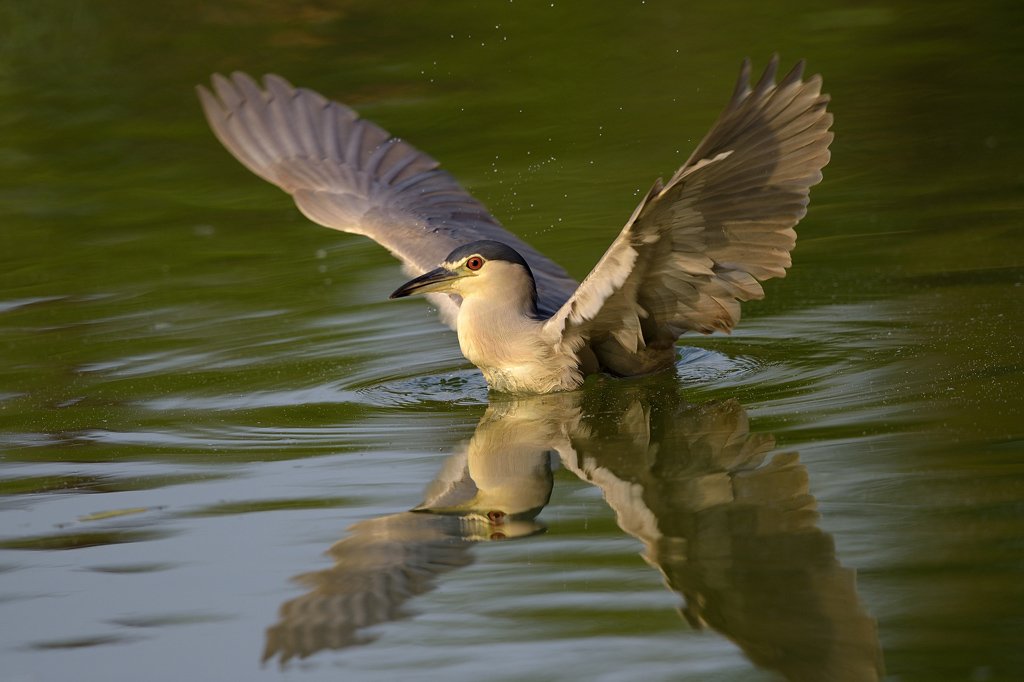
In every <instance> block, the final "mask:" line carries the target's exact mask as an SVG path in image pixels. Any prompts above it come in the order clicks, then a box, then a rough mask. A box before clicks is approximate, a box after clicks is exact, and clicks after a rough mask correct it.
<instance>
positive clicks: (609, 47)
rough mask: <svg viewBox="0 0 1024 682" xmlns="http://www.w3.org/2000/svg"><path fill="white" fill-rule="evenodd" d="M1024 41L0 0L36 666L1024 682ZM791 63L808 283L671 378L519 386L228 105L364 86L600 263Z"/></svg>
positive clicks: (790, 10)
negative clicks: (804, 127) (291, 187)
mask: <svg viewBox="0 0 1024 682" xmlns="http://www.w3.org/2000/svg"><path fill="white" fill-rule="evenodd" d="M1022 26H1024V16H1022V14H1021V9H1020V8H1019V7H1017V5H1015V4H1011V3H998V2H991V3H975V4H972V5H970V6H969V7H968V6H964V5H961V4H959V3H943V2H940V3H929V4H928V5H927V6H924V5H918V4H914V3H909V2H903V3H896V4H890V5H887V6H885V7H877V8H859V9H851V8H849V7H848V6H847V5H843V4H840V3H831V4H829V3H826V4H824V5H823V4H822V3H820V2H818V3H799V2H791V3H787V4H786V5H785V6H778V5H773V6H772V7H771V8H765V7H763V6H761V5H759V4H754V3H747V4H741V5H735V4H722V3H705V4H704V5H700V6H692V7H691V6H679V5H677V4H676V3H664V2H655V1H652V0H648V1H647V2H644V3H633V4H630V5H628V6H625V5H621V6H620V5H609V6H600V7H595V6H593V5H592V4H589V3H578V2H555V3H553V4H552V3H536V4H531V3H525V2H518V1H517V2H513V3H507V4H500V3H494V4H483V5H473V4H471V3H462V2H456V3H445V4H444V5H443V6H438V5H437V4H436V3H435V4H427V5H422V4H418V3H403V2H399V3H388V4H387V5H386V6H383V5H381V6H378V5H376V4H374V3H359V2H294V3H259V2H246V1H244V0H238V1H234V2H214V3H209V2H207V3H175V4H174V5H173V6H167V7H166V8H165V7H163V6H153V7H148V6H143V5H138V4H136V3H124V2H117V1H115V0H95V1H93V2H85V1H77V2H55V1H46V0H44V1H40V0H33V1H32V2H29V1H27V0H24V1H23V0H11V1H10V2H7V3H6V4H4V5H0V37H2V39H0V103H2V106H0V112H2V113H0V120H2V121H3V130H4V135H3V138H2V142H0V168H2V171H3V172H2V173H0V215H2V222H0V662H2V663H0V680H58V679H61V680H62V679H68V677H69V675H71V676H72V677H74V679H79V680H100V679H102V680H109V679H156V680H164V679H166V680H179V679H222V680H236V679H238V680H242V679H245V680H252V679H274V678H281V679H310V680H312V679H328V678H331V679H336V678H337V677H338V676H339V675H340V676H342V677H344V678H345V679H353V680H364V679H365V680H370V679H417V680H445V681H450V680H451V681H454V680H478V679H494V680H524V679H552V680H577V679H588V680H621V679H641V678H643V679H650V680H669V679H671V680H679V679H685V680H762V679H763V680H772V679H791V680H819V679H837V680H867V679H879V678H881V677H887V678H888V679H894V680H895V679H899V680H1016V679H1020V678H1021V677H1024V655H1022V654H1021V647H1020V641H1021V637H1022V634H1024V621H1022V614H1024V588H1022V587H1021V585H1024V581H1022V577H1024V576H1022V573H1024V462H1022V449H1024V448H1022V444H1024V429H1022V424H1024V416H1022V415H1024V399H1022V397H1021V385H1022V381H1021V378H1022V373H1024V357H1022V352H1021V345H1022V344H1021V342H1020V338H1021V336H1022V332H1024V325H1022V321H1024V320H1022V318H1024V315H1022V310H1024V264H1022V262H1021V253H1024V240H1022V237H1021V235H1022V232H1021V229H1020V225H1021V208H1022V207H1021V203H1020V196H1021V192H1022V189H1024V175H1022V173H1021V171H1020V168H1021V165H1020V162H1021V158H1022V154H1021V151H1022V144H1024V139H1022V135H1021V133H1020V130H1019V125H1018V123H1019V111H1020V107H1021V104H1022V102H1021V95H1020V93H1021V92H1022V91H1024V88H1022V87H1021V86H1022V85H1024V83H1022V82H1021V81H1022V78H1024V77H1022V75H1021V74H1022V73H1024V68H1022V67H1024V63H1022V62H1024V48H1022V47H1021V45H1024V42H1022V41H1021V27H1022ZM776 50H778V51H780V52H781V53H782V59H783V63H784V64H789V63H792V61H794V60H795V59H796V58H798V57H801V56H803V57H807V58H808V60H809V66H808V68H809V71H810V72H812V73H814V72H821V73H822V74H823V75H824V78H825V86H826V87H825V89H826V90H827V91H828V92H830V93H831V94H832V96H833V103H832V106H831V110H832V111H833V112H834V113H835V116H836V124H835V131H836V141H835V143H834V144H833V146H832V150H833V158H832V162H831V163H830V164H829V166H828V167H827V168H826V169H825V181H824V182H823V183H822V184H821V185H819V186H817V187H815V188H813V190H812V195H811V206H810V212H809V214H808V217H807V218H806V219H805V220H804V221H803V222H802V223H801V224H800V226H799V227H798V233H799V235H800V239H799V242H798V245H797V248H796V251H795V252H794V267H793V269H792V270H791V271H790V273H789V275H788V276H787V277H786V278H785V279H783V280H778V281H771V282H769V283H767V285H766V291H767V297H766V299H765V300H764V301H763V302H758V303H753V304H747V305H745V306H744V319H743V320H742V321H741V323H740V326H739V328H738V329H737V330H736V332H735V333H734V334H733V335H732V336H731V337H724V336H714V337H707V338H704V337H701V338H696V337H691V336H689V335H688V336H686V337H684V338H683V339H682V341H681V343H680V359H679V362H678V364H677V368H676V370H675V372H674V373H666V374H663V375H659V376H656V377H648V378H644V379H636V380H630V381H614V380H609V379H597V380H591V381H590V382H589V383H588V385H587V386H586V387H585V388H584V390H583V391H581V392H578V393H574V394H570V395H568V396H558V397H549V398H541V399H534V400H532V401H520V402H516V401H511V400H509V399H507V398H500V397H495V396H490V397H489V396H488V393H487V390H486V385H485V384H484V382H483V380H482V378H481V377H480V375H479V374H478V373H477V372H476V371H475V370H474V369H473V368H472V367H471V366H469V365H467V363H466V362H465V361H464V360H463V359H462V357H461V355H460V354H459V351H458V345H457V341H456V339H455V338H454V334H452V333H451V332H449V331H447V330H446V328H444V327H442V326H441V325H440V324H439V323H438V322H437V321H436V319H435V317H434V315H433V313H432V312H431V311H430V310H428V309H427V307H426V304H425V303H424V302H423V301H420V300H408V301H393V302H387V301H386V300H385V299H386V298H387V295H388V294H389V293H390V292H391V291H392V290H393V289H394V288H395V287H396V286H397V285H398V284H400V283H401V282H402V281H404V278H403V276H402V274H401V272H400V270H399V267H398V265H397V264H396V263H395V262H394V261H393V260H392V259H391V257H390V256H389V255H388V254H387V253H386V252H385V251H384V250H383V249H381V248H379V247H377V246H375V245H374V244H372V243H369V242H368V241H366V240H364V239H361V238H359V237H354V236H350V235H343V234H338V233H335V232H332V231H330V230H326V229H323V228H319V227H316V226H314V225H311V224H309V223H308V222H307V221H306V220H305V219H303V218H302V217H301V216H300V215H299V213H298V212H297V211H296V210H295V208H294V207H293V206H292V204H291V202H290V200H289V199H288V198H287V197H286V196H285V195H283V194H282V193H281V192H280V191H278V190H276V189H275V188H273V187H271V186H269V185H267V184H266V183H264V182H262V181H260V180H259V179H258V178H255V177H254V176H252V175H251V174H250V173H249V172H248V171H246V170H245V169H244V168H242V167H241V166H240V165H239V164H237V162H235V161H234V160H233V159H232V158H231V157H230V156H229V155H228V154H227V153H226V152H224V151H223V149H222V148H221V147H220V145H219V144H218V143H217V142H216V140H215V139H214V138H213V136H212V135H211V134H210V132H209V131H208V129H207V127H206V124H205V122H204V120H203V119H202V116H201V114H200V111H199V107H198V104H197V102H196V100H195V97H194V94H193V91H192V87H193V86H194V85H195V84H197V83H204V82H207V79H208V77H209V74H210V73H211V72H213V71H221V72H229V71H231V70H233V69H242V70H246V71H249V72H251V73H254V74H259V73H263V72H266V71H275V72H278V73H281V74H282V75H284V76H286V77H287V78H289V79H290V80H291V81H292V82H294V83H296V84H297V85H303V86H307V87H311V88H314V89H317V90H320V91H321V92H324V93H325V94H326V95H328V96H330V97H332V98H336V99H339V100H342V101H345V102H347V103H349V104H351V105H353V106H355V107H357V108H358V109H359V110H360V111H361V112H362V113H363V114H364V115H366V116H368V117H370V118H372V119H374V120H375V121H377V122H378V123H380V124H381V125H383V126H385V127H386V128H388V129H389V130H391V131H392V132H394V133H396V134H399V135H401V136H403V137H405V138H406V139H408V140H410V141H411V142H412V143H413V144H415V145H417V146H418V147H420V148H421V149H424V150H426V151H427V152H428V153H430V154H432V155H433V156H435V157H436V158H438V159H440V160H442V162H443V163H444V165H445V167H446V168H447V169H449V170H450V171H452V172H453V173H454V174H455V175H456V176H457V177H459V179H460V180H461V181H462V182H463V183H464V184H465V185H466V186H467V187H468V188H470V189H471V191H472V192H473V193H474V194H475V195H476V196H478V197H479V198H480V199H482V200H483V201H484V202H485V203H487V205H488V206H490V207H491V209H492V210H493V211H494V212H495V214H496V215H497V217H498V218H499V219H500V220H502V221H503V222H504V224H505V225H506V226H507V227H508V228H509V229H511V230H512V231H514V232H516V233H517V234H519V235H520V236H522V237H523V238H525V239H526V240H528V241H529V242H530V243H532V244H533V245H535V246H536V247H538V248H539V249H540V250H541V251H543V252H545V253H548V254H553V255H555V256H556V257H557V259H558V260H559V261H560V262H561V263H562V264H563V265H564V266H565V267H566V268H567V269H568V270H569V271H570V272H571V273H572V274H573V275H574V276H576V277H582V276H584V275H585V274H586V273H587V272H588V271H589V269H590V267H592V265H593V264H594V263H595V262H596V261H597V259H598V258H599V257H600V255H601V253H602V252H603V250H604V249H605V248H606V247H607V245H608V244H609V243H610V242H611V240H612V239H613V238H614V236H615V234H616V233H617V232H618V229H619V228H620V227H621V223H622V222H623V221H624V220H625V218H627V217H628V215H629V213H630V212H631V210H632V209H633V207H634V205H635V203H636V202H637V201H638V199H639V195H640V194H642V193H643V192H645V191H646V190H647V188H648V187H649V186H650V184H651V183H652V182H653V180H654V178H655V177H656V176H657V175H659V174H661V175H664V176H667V175H669V174H671V173H672V172H673V171H674V170H675V168H676V167H677V166H678V164H679V163H680V162H681V161H682V160H684V159H685V157H686V156H687V155H688V153H689V151H690V149H692V147H693V146H694V145H695V144H696V143H697V141H698V140H699V138H700V137H701V136H702V135H703V133H704V132H705V130H706V129H707V127H708V126H709V125H710V123H711V122H712V121H713V120H714V118H715V116H716V115H717V113H718V111H719V110H720V108H721V107H722V106H723V105H724V103H725V101H726V98H727V97H728V94H729V92H730V91H731V87H732V81H733V78H734V77H735V73H736V71H737V69H738V66H739V62H740V60H741V59H742V58H743V57H745V56H747V55H750V56H752V57H753V58H754V60H755V69H758V68H760V67H762V66H763V64H764V63H765V62H766V61H767V57H768V55H769V54H770V53H771V52H773V51H776ZM794 452H798V453H799V455H798V456H797V455H792V454H789V453H794ZM470 480H472V481H473V483H472V485H470ZM489 495H498V496H499V498H500V499H501V500H502V504H503V505H512V506H509V508H512V507H513V506H515V505H519V506H518V507H515V508H516V510H517V511H516V513H515V514H514V515H513V516H512V518H511V519H509V520H507V522H506V523H505V524H503V526H502V530H501V531H500V534H501V535H504V536H505V537H503V538H502V537H498V536H497V535H498V533H496V531H495V526H494V525H493V524H490V523H488V522H487V521H486V514H487V512H488V511H489V510H490V509H489V506H492V505H490V504H489V501H490V500H492V499H496V498H494V497H489ZM425 498H426V499H425ZM545 502H546V504H545ZM420 505H423V506H425V507H427V508H429V509H431V510H433V512H435V513H425V512H422V511H420V512H412V511H410V510H412V509H414V508H416V507H418V506H420ZM440 512H444V513H440ZM385 529H386V530H385ZM332 547H333V549H332ZM295 576H305V577H303V578H300V579H299V580H298V581H295V580H292V578H293V577H295Z"/></svg>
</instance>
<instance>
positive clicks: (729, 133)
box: [547, 55, 832, 376]
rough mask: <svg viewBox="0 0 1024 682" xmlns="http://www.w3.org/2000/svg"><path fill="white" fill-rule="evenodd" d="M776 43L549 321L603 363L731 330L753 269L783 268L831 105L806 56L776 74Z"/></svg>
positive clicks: (660, 358) (826, 137)
mask: <svg viewBox="0 0 1024 682" xmlns="http://www.w3.org/2000/svg"><path fill="white" fill-rule="evenodd" d="M777 66H778V55H775V56H774V57H773V58H772V61H771V63H770V64H769V65H768V68H767V69H766V70H765V73H764V75H763V76H762V77H761V80H760V81H759V82H758V84H757V85H756V86H755V87H754V89H753V90H752V91H751V89H750V86H749V84H748V83H749V79H750V62H749V60H748V61H746V62H744V64H743V69H742V72H741V74H740V79H739V82H738V83H737V86H736V91H735V92H734V94H733V97H732V100H731V101H730V102H729V105H728V106H727V107H726V109H725V111H724V112H723V113H722V115H721V116H720V117H719V119H718V121H717V122H716V123H715V125H714V126H713V127H712V128H711V131H710V132H709V133H708V135H707V137H705V138H704V141H703V142H701V144H700V145H698V147H697V149H696V150H695V151H694V153H693V155H692V156H691V157H690V159H689V160H688V161H687V162H686V163H685V164H683V166H682V168H680V169H679V171H678V172H677V173H676V174H675V175H674V176H673V177H672V178H671V179H670V180H669V182H668V184H666V185H664V186H662V183H661V181H660V180H659V181H658V182H657V183H656V184H655V185H654V187H653V189H651V191H650V192H649V193H648V194H647V196H646V197H645V198H644V200H643V201H642V202H640V205H639V206H638V207H637V209H636V210H635V211H634V212H633V216H632V217H631V218H630V219H629V222H627V223H626V226H625V227H624V228H623V230H622V233H621V234H620V235H619V237H618V238H617V239H616V240H615V242H614V243H613V244H612V245H611V247H610V248H609V249H608V251H607V252H606V253H605V255H604V256H603V257H602V258H601V260H600V262H599V263H598V264H597V266H596V267H595V268H594V270H593V271H592V272H591V273H590V274H589V275H588V276H587V278H586V279H584V280H583V283H582V284H581V285H580V287H579V288H578V289H577V290H576V292H575V293H574V294H573V295H572V297H571V298H570V299H569V301H568V302H566V303H565V305H563V306H562V308H561V309H560V310H559V311H558V313H556V314H555V316H554V317H552V318H551V320H549V321H548V323H547V329H548V331H549V334H550V335H551V336H552V337H553V338H556V339H560V340H561V342H562V343H564V344H565V345H566V346H569V347H572V348H573V349H575V348H578V347H579V346H580V345H582V344H584V343H586V342H588V341H589V343H590V345H591V346H592V348H593V350H594V352H595V353H596V354H597V357H598V359H599V360H600V362H601V364H602V366H605V367H607V368H608V369H610V370H611V371H612V372H615V373H618V374H622V375H625V376H633V375H637V374H642V373H645V372H651V371H654V370H657V369H661V368H663V367H666V366H668V365H669V364H671V363H672V362H673V361H674V359H675V355H674V350H673V347H674V344H675V341H676V339H677V338H678V337H679V335H680V334H682V333H684V332H686V331H687V330H693V331H698V332H702V333H705V334H707V333H711V332H712V331H715V330H720V331H724V332H728V331H730V330H731V329H732V328H733V326H734V325H735V324H736V322H737V321H738V320H739V318H740V305H739V303H738V301H746V300H750V299H758V298H762V297H763V296H764V291H763V290H762V289H761V285H760V284H758V280H765V279H769V278H771V277H783V276H785V274H786V271H785V269H786V268H787V267H789V265H790V257H789V252H790V250H791V249H792V248H793V246H794V245H795V243H796V233H795V232H794V231H793V226H795V225H796V224H797V222H798V221H799V220H800V219H801V218H802V217H803V216H804V214H805V213H806V211H807V201H808V199H807V196H808V190H809V188H810V187H811V185H814V184H817V183H818V182H820V181H821V168H822V167H823V166H824V165H825V164H826V163H828V160H829V152H828V145H829V143H830V142H831V141H832V133H830V132H828V128H829V126H830V125H831V124H832V115H831V114H829V113H827V112H826V111H825V106H826V104H827V103H828V96H827V95H822V94H821V77H820V76H813V77H811V78H810V79H808V80H807V81H806V82H805V81H802V80H801V77H802V73H803V62H800V63H799V64H797V65H796V67H795V68H794V69H793V70H792V71H791V72H790V73H789V74H788V75H787V76H786V77H785V78H783V79H782V82H780V83H779V84H778V85H775V82H774V81H775V70H776V68H777Z"/></svg>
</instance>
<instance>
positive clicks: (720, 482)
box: [263, 382, 884, 681]
mask: <svg viewBox="0 0 1024 682" xmlns="http://www.w3.org/2000/svg"><path fill="white" fill-rule="evenodd" d="M774 446H775V439H774V437H772V436H771V435H769V434H757V433H755V434H751V433H750V431H749V427H748V419H747V413H746V411H745V410H744V409H743V407H742V406H741V405H740V404H739V403H738V402H737V401H735V400H728V401H725V402H721V401H709V402H706V403H704V404H702V405H694V404H691V403H687V402H685V401H683V400H682V399H680V398H679V396H678V390H677V389H676V388H675V384H674V383H664V384H662V383H661V382H656V383H654V384H650V383H647V384H643V383H640V382H637V384H636V385H634V386H632V387H629V389H628V390H624V391H600V390H587V389H584V390H581V391H576V392H571V393H561V394H554V395H545V396H532V397H526V398H512V397H508V396H497V395H492V398H491V402H490V404H489V405H488V408H487V411H486V413H485V414H484V416H483V418H482V419H481V420H480V423H479V424H478V426H477V428H476V431H475V433H474V435H473V437H472V438H471V439H470V440H469V442H468V443H466V444H464V445H463V446H461V447H459V448H458V449H457V450H456V451H455V452H454V453H453V454H452V455H451V456H450V457H449V458H448V459H447V460H446V461H445V463H444V465H443V466H442V469H441V471H440V472H439V473H438V475H437V477H436V478H435V480H434V481H432V482H431V483H430V484H428V486H427V489H426V492H425V495H424V497H425V499H424V501H423V503H422V504H421V505H419V506H417V507H415V508H414V509H412V510H410V511H407V512H401V513H398V514H392V515H388V516H383V517H380V518H376V519H370V520H367V521H362V522H360V523H357V524H355V525H354V526H352V527H351V528H349V533H350V534H349V535H348V536H347V537H345V538H343V539H341V540H339V541H338V542H337V543H335V544H334V546H333V547H331V549H330V551H329V554H330V556H331V558H332V559H333V560H334V562H335V565H334V566H333V567H332V568H330V569H327V570H323V571H317V572H314V573H307V574H304V575H299V576H296V578H295V580H297V581H298V582H299V583H301V584H302V585H303V586H305V587H307V588H309V590H310V591H309V592H308V593H307V594H305V595H303V596H301V597H298V598H296V599H293V600H290V601H288V602H285V603H284V604H283V605H282V606H281V609H280V618H279V621H278V622H277V623H276V624H275V625H273V626H272V627H270V628H269V629H268V630H267V634H266V646H265V650H264V654H263V657H264V661H268V660H271V659H274V658H279V659H280V663H281V664H282V665H284V664H286V663H287V662H288V661H289V660H291V659H292V658H294V657H301V658H305V657H308V656H311V655H313V654H315V653H317V652H318V651H321V650H324V649H342V648H345V647H349V646H353V645H359V644H365V643H368V642H371V641H373V640H374V639H376V637H375V636H374V635H373V634H372V633H370V632H368V631H367V630H368V629H369V628H371V627H372V626H374V625H378V624H381V623H385V622H388V621H392V620H396V619H400V618H405V617H409V616H411V615H413V614H412V612H411V611H410V610H408V609H407V608H406V606H405V604H406V602H407V601H408V600H409V599H411V598H413V597H415V596H417V595H421V594H424V593H426V592H429V591H430V590H432V589H433V588H434V586H435V582H436V580H437V578H438V577H439V576H440V575H442V574H444V573H448V572H451V571H454V570H457V569H459V568H463V567H465V566H468V565H469V564H471V563H472V562H473V555H472V553H471V552H470V551H469V550H470V547H472V545H474V544H475V543H477V542H485V541H493V540H510V539H515V538H522V537H526V536H530V535H534V534H537V533H540V532H543V531H544V530H545V526H544V525H543V524H542V523H540V522H538V521H536V520H535V517H537V516H538V514H539V513H540V512H541V510H542V509H543V508H544V506H545V505H546V504H547V502H548V500H549V498H550V496H551V491H552V487H553V481H554V479H553V476H552V468H553V466H554V465H555V463H556V462H555V457H556V456H557V457H558V458H560V461H561V464H562V466H563V467H565V468H566V469H568V470H570V471H572V472H573V473H575V474H576V475H577V476H579V477H580V479H582V480H584V481H587V482H589V483H591V484H593V485H595V486H597V487H598V488H599V489H600V490H601V492H602V493H603V495H604V499H605V501H606V502H607V503H608V505H609V506H610V507H611V508H612V509H613V510H614V512H615V514H616V521H617V523H618V525H619V527H620V528H621V529H622V530H623V531H625V532H626V533H628V534H629V535H632V536H633V537H635V538H637V539H639V540H641V541H642V542H643V544H644V551H643V558H644V559H645V560H646V561H647V563H649V564H650V565H651V566H652V567H654V568H655V569H657V570H658V571H660V572H661V574H662V575H663V576H664V578H665V584H666V585H667V587H668V588H669V589H670V590H672V591H673V592H676V593H678V594H680V595H681V596H682V597H683V598H684V600H685V606H684V607H682V608H680V610H679V612H680V615H681V616H682V617H683V618H684V619H685V620H686V622H687V623H689V625H690V626H691V627H693V628H694V629H702V628H704V627H709V628H711V629H713V630H715V631H717V632H718V633H720V634H722V635H724V636H725V637H727V638H729V639H730V640H732V641H733V642H735V643H736V644H737V645H739V647H740V648H741V649H742V650H743V651H744V653H745V654H746V655H747V656H748V657H749V659H750V660H751V661H752V662H754V663H755V664H756V665H758V666H760V667H762V668H766V669H769V670H775V671H778V672H780V673H782V674H783V675H784V676H785V677H786V678H787V679H789V680H800V681H803V680H808V681H809V680H824V679H829V680H850V681H854V680H857V681H860V680H878V679H881V678H882V677H883V676H884V665H883V661H882V650H881V646H880V644H879V639H878V631H877V626H876V623H875V621H874V620H873V619H872V618H870V617H869V616H868V615H867V614H866V613H865V612H864V611H863V609H862V608H861V606H860V604H859V600H858V596H857V590H856V578H855V572H854V571H853V569H850V568H844V567H843V566H842V565H840V563H839V561H838V560H837V559H836V555H835V546H834V543H833V540H832V536H831V535H830V534H828V533H826V532H824V531H822V530H821V529H819V528H818V527H817V520H818V513H817V512H816V511H815V508H816V506H817V503H816V501H815V498H814V496H813V495H811V493H810V491H809V485H810V482H809V479H808V474H807V470H806V468H805V467H804V466H803V465H801V464H800V462H799V456H798V455H797V453H795V452H779V453H775V454H772V450H773V449H774Z"/></svg>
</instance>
